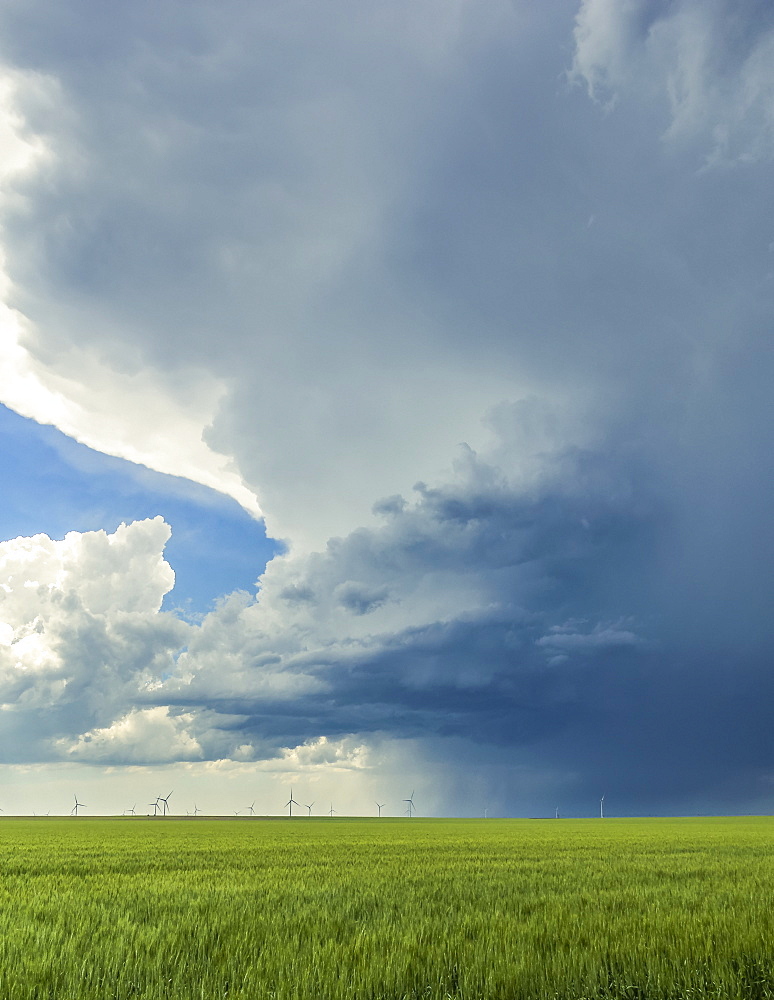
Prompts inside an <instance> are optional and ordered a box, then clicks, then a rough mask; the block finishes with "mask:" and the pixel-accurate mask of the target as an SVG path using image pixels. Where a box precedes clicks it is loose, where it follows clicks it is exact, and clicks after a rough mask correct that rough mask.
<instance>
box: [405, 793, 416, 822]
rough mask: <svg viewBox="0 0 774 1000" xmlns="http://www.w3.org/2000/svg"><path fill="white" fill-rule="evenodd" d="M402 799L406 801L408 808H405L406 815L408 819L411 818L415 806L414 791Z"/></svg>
mask: <svg viewBox="0 0 774 1000" xmlns="http://www.w3.org/2000/svg"><path fill="white" fill-rule="evenodd" d="M403 801H404V802H407V803H408V808H407V809H406V815H407V816H408V818H409V819H411V817H412V816H413V815H414V808H415V806H414V793H413V792H412V793H411V798H408V799H404V800H403Z"/></svg>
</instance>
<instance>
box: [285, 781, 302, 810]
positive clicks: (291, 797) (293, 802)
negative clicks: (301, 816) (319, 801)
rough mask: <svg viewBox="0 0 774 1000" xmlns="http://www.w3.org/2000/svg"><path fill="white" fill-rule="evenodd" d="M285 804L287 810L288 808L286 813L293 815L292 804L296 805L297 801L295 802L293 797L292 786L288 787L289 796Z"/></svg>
mask: <svg viewBox="0 0 774 1000" xmlns="http://www.w3.org/2000/svg"><path fill="white" fill-rule="evenodd" d="M285 805H286V806H287V807H288V810H289V811H288V815H289V816H292V815H293V806H298V805H299V803H298V802H296V800H295V799H294V798H293V789H292V788H291V789H290V798H289V799H288V801H287V802H286V803H285Z"/></svg>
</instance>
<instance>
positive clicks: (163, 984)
mask: <svg viewBox="0 0 774 1000" xmlns="http://www.w3.org/2000/svg"><path fill="white" fill-rule="evenodd" d="M0 873H1V881H0V997H1V998H3V1000H16V998H25V1000H27V998H40V1000H42V998H47V1000H55V998H56V1000H58V998H68V1000H69V998H72V1000H91V998H100V1000H103V998H105V1000H107V998H120V1000H124V998H133V997H135V998H140V997H142V998H146V997H147V998H154V1000H155V998H185V1000H188V998H191V1000H193V998H196V1000H214V998H232V1000H233V998H245V1000H246V998H251V1000H263V998H277V1000H284V998H288V1000H289V998H301V1000H318V998H319V1000H338V998H342V1000H343V998H352V1000H355V998H357V1000H379V998H383V1000H399V998H420V997H421V998H427V1000H435V998H439V1000H440V998H451V997H453V998H460V1000H463V998H464V1000H485V998H486V1000H489V998H491V1000H511V998H513V1000H517V998H518V1000H522V998H523V1000H527V998H552V1000H556V998H562V1000H564V998H567V1000H578V998H602V997H604V998H618V997H621V998H624V997H625V998H629V1000H635V998H637V1000H645V998H651V997H654V998H678V997H684V998H691V1000H698V998H702V997H716V998H719V997H738V998H757V997H774V820H772V819H769V818H765V817H761V818H749V819H676V820H664V819H659V820H656V819H653V820H615V819H605V820H604V821H602V820H577V821H576V820H558V821H557V820H423V819H418V818H415V819H410V820H409V819H395V820H390V819H382V820H377V819H373V820H366V819H362V820H359V819H351V820H344V819H329V818H325V819H314V818H312V819H308V818H305V817H304V818H297V819H292V820H287V819H285V820H281V819H272V820H264V819H260V818H255V819H243V820H231V821H224V820H207V819H201V818H200V819H197V820H185V819H175V818H166V819H157V820H150V819H132V818H127V819H103V820H99V819H84V818H80V819H34V820H33V819H30V820H25V819H2V820H0Z"/></svg>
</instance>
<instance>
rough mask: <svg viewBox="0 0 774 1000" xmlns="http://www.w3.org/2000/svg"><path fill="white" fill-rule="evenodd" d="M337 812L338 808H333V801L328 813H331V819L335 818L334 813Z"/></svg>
mask: <svg viewBox="0 0 774 1000" xmlns="http://www.w3.org/2000/svg"><path fill="white" fill-rule="evenodd" d="M335 812H336V810H335V809H334V808H333V803H332V802H331V807H330V809H329V810H328V815H329V816H330V817H331V819H333V814H334V813H335Z"/></svg>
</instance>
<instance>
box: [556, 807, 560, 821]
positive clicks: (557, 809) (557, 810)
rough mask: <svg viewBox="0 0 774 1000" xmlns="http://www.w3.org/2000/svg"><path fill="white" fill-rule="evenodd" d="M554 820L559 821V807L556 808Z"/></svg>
mask: <svg viewBox="0 0 774 1000" xmlns="http://www.w3.org/2000/svg"><path fill="white" fill-rule="evenodd" d="M556 818H557V819H559V806H557V807H556Z"/></svg>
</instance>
